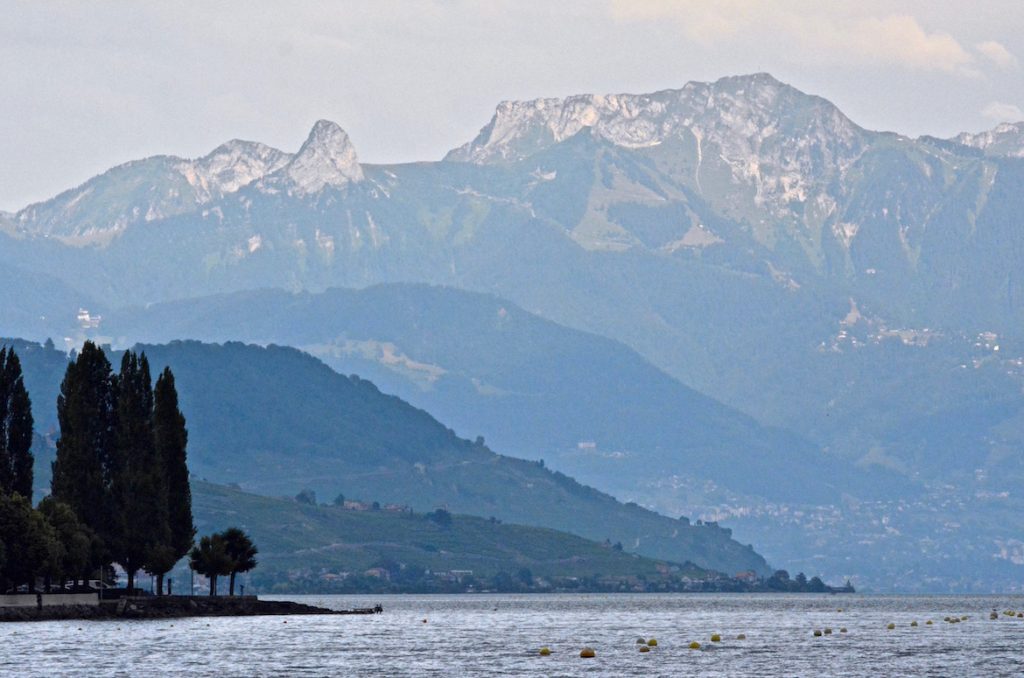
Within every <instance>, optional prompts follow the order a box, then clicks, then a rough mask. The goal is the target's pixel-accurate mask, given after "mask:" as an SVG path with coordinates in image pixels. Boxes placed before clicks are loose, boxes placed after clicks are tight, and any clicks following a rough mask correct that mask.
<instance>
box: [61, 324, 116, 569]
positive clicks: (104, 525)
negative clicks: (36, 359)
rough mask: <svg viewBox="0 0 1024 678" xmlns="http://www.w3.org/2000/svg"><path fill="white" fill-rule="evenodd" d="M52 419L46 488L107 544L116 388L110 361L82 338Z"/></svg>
mask: <svg viewBox="0 0 1024 678" xmlns="http://www.w3.org/2000/svg"><path fill="white" fill-rule="evenodd" d="M57 420H58V423H59V424H60V438H59V439H58V440H57V457H56V460H55V461H54V462H53V480H52V481H51V484H50V488H51V492H50V493H51V495H52V496H53V497H55V498H56V499H59V500H60V501H62V502H64V503H66V504H67V505H68V506H70V507H71V510H73V511H74V512H75V514H76V515H77V516H78V518H79V519H80V520H81V521H82V522H83V523H85V524H86V525H88V526H89V527H90V528H92V529H93V530H94V531H95V532H96V533H97V534H98V535H99V536H100V538H102V539H103V541H104V543H107V542H109V540H110V537H111V536H112V528H113V506H111V501H110V482H111V476H112V475H113V471H114V468H113V453H114V450H115V447H116V446H115V436H116V421H117V413H116V389H115V379H114V375H113V372H112V371H111V368H110V362H109V361H108V360H107V357H106V355H104V353H103V350H102V349H100V348H99V347H98V346H96V344H94V343H92V342H91V341H87V342H85V345H84V346H82V352H81V353H79V354H78V356H77V358H75V360H73V361H72V362H71V363H69V364H68V367H67V371H66V372H65V373H64V380H63V381H62V382H61V385H60V395H59V396H58V397H57ZM107 562H109V561H107Z"/></svg>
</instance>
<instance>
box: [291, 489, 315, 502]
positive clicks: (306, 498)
mask: <svg viewBox="0 0 1024 678" xmlns="http://www.w3.org/2000/svg"><path fill="white" fill-rule="evenodd" d="M295 501H297V502H299V503H300V504H309V505H310V506H316V492H314V491H313V490H310V489H308V488H307V489H304V490H302V491H301V492H299V493H298V494H297V495H295Z"/></svg>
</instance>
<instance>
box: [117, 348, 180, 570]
mask: <svg viewBox="0 0 1024 678" xmlns="http://www.w3.org/2000/svg"><path fill="white" fill-rule="evenodd" d="M115 442H116V454H115V459H114V471H113V474H112V476H111V485H110V492H111V495H112V504H113V507H114V515H113V517H114V534H113V538H112V539H111V540H110V541H109V542H108V544H109V546H110V548H111V554H112V556H113V559H114V560H115V561H116V562H118V563H119V564H120V565H121V567H123V568H124V570H125V573H126V574H127V575H128V588H129V589H132V588H134V586H135V573H136V572H138V570H139V569H141V568H142V567H143V566H144V565H145V564H146V561H147V559H148V557H149V556H150V554H151V552H152V551H153V550H154V549H155V548H156V547H157V546H159V545H163V544H166V543H167V542H168V540H169V534H168V532H169V530H168V523H167V490H166V487H165V485H164V472H163V471H164V469H163V465H162V463H161V460H160V459H159V458H158V457H157V453H156V446H155V444H154V438H153V390H152V382H151V381H150V375H149V362H148V361H147V360H146V355H145V354H142V355H141V356H139V355H137V354H135V353H134V352H132V351H126V352H125V354H124V357H123V359H122V361H121V373H120V374H119V375H118V378H117V427H116V436H115Z"/></svg>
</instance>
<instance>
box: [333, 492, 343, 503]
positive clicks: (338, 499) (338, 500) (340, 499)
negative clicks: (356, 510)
mask: <svg viewBox="0 0 1024 678" xmlns="http://www.w3.org/2000/svg"><path fill="white" fill-rule="evenodd" d="M334 505H335V506H344V505H345V495H344V494H342V493H340V492H339V493H338V496H337V497H335V498H334Z"/></svg>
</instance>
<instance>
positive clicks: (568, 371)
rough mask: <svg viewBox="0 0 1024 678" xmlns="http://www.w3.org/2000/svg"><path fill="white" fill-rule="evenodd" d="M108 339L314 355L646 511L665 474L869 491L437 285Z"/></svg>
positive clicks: (236, 297) (618, 360)
mask: <svg viewBox="0 0 1024 678" xmlns="http://www.w3.org/2000/svg"><path fill="white" fill-rule="evenodd" d="M381 309H386V312H385V313H382V312H381ZM107 328H108V331H110V332H113V333H115V335H116V337H118V341H119V343H121V344H122V345H123V344H125V343H128V342H133V341H166V340H169V339H172V338H174V337H177V336H187V337H193V338H197V339H201V340H206V341H227V340H232V339H241V340H244V341H253V342H257V343H261V344H268V343H278V344H286V345H291V346H296V347H300V348H303V349H304V350H306V351H308V352H310V353H313V354H314V355H317V356H318V357H320V358H321V359H322V360H324V361H325V362H327V363H328V364H329V365H331V366H332V367H334V368H335V369H336V370H338V371H340V372H342V373H358V374H360V375H362V376H364V377H370V378H371V379H372V380H373V381H374V382H375V383H378V384H381V385H382V386H384V387H385V388H386V390H388V391H389V392H393V393H396V394H398V395H400V396H401V397H403V398H404V399H406V400H409V401H410V402H413V403H414V404H416V405H418V406H420V407H423V408H424V409H426V410H428V411H429V412H431V413H432V414H434V415H435V416H438V417H439V418H440V419H442V420H443V421H445V422H448V423H450V424H452V425H453V426H454V428H455V429H456V430H457V431H459V432H460V433H461V434H463V435H466V436H468V437H473V436H475V435H477V434H483V435H485V437H486V438H487V439H488V440H489V441H490V442H491V444H492V445H494V446H495V447H496V448H497V449H501V450H505V451H507V452H509V453H511V454H514V455H516V456H520V457H527V458H534V459H536V458H544V459H546V460H547V461H548V462H549V463H550V464H553V466H554V468H557V469H559V470H562V471H565V472H566V473H568V474H569V475H572V476H573V477H576V478H579V479H581V480H583V481H584V482H587V483H589V484H594V485H596V486H598V487H600V488H602V489H605V490H607V491H610V492H613V493H615V494H617V495H624V496H631V497H636V498H637V499H638V500H640V501H645V500H646V501H649V500H650V498H649V497H644V496H642V493H641V492H639V486H640V483H641V480H642V479H643V478H644V477H649V476H650V475H652V474H654V475H658V476H664V475H669V476H687V477H698V478H704V479H707V480H712V481H714V482H716V483H717V484H719V485H722V486H725V487H729V488H731V489H732V490H734V491H738V492H742V493H745V494H751V495H761V496H764V497H767V498H772V499H782V500H800V501H829V500H834V499H836V498H838V491H837V490H835V489H833V488H832V483H834V482H836V479H838V478H840V477H841V478H842V485H841V487H842V488H843V489H845V490H846V491H854V488H857V489H860V490H862V491H863V490H865V489H866V488H867V487H868V483H867V482H865V479H866V476H865V478H864V479H861V478H859V477H858V474H857V472H856V471H854V470H853V469H846V470H845V471H844V472H843V473H839V472H838V471H837V470H834V469H833V468H832V466H834V460H833V461H830V460H828V459H827V458H826V457H824V456H823V455H821V454H820V453H819V452H818V451H817V450H815V449H814V448H813V447H812V446H811V445H809V444H808V443H806V442H804V441H802V440H800V439H798V438H797V437H796V436H793V435H790V434H787V433H785V432H782V431H778V430H772V429H769V428H766V427H763V426H760V425H758V424H757V422H755V421H754V420H752V419H750V418H749V417H747V416H745V415H742V414H740V413H738V412H735V411H732V410H730V409H729V408H726V407H724V406H722V405H720V404H719V403H716V402H714V401H713V400H711V399H709V398H707V397H705V396H702V395H701V394H699V393H696V392H695V391H693V390H691V389H688V388H686V387H685V386H683V385H682V384H680V383H678V382H677V381H675V380H673V379H671V378H670V377H668V376H667V375H665V374H664V373H662V372H660V371H659V370H657V369H656V368H654V367H653V366H652V365H650V364H649V363H647V362H646V361H645V360H643V359H642V358H641V357H640V356H639V355H637V354H636V353H634V352H633V351H631V350H629V349H628V348H627V347H625V346H623V345H621V344H618V343H616V342H613V341H609V340H607V339H603V338H601V337H597V336H594V335H590V334H587V333H584V332H579V331H575V330H570V329H567V328H564V327H560V326H558V325H556V324H554V323H552V322H550V321H546V320H543V319H541V318H538V317H537V316H534V315H532V314H529V313H527V312H525V311H523V310H522V309H520V308H518V307H517V306H515V305H514V304H511V303H510V302H507V301H504V300H502V299H498V298H495V297H492V296H486V295H479V294H471V293H468V292H462V291H459V290H454V289H449V288H439V287H426V286H422V285H382V286H376V287H372V288H368V289H365V290H360V291H355V290H340V289H331V290H328V291H326V292H324V293H321V294H306V293H302V294H290V293H287V292H282V291H272V290H261V291H256V292H244V293H237V294H233V295H226V296H219V297H213V298H206V299H197V300H186V301H181V302H171V303H167V304H161V305H155V306H152V307H148V308H146V309H136V310H134V311H127V312H122V313H121V314H115V315H114V316H112V317H111V318H110V319H109V322H108V324H107ZM816 457H817V458H818V459H819V461H818V462H817V463H816V464H814V465H808V464H807V460H809V459H813V458H816ZM875 482H877V481H875Z"/></svg>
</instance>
